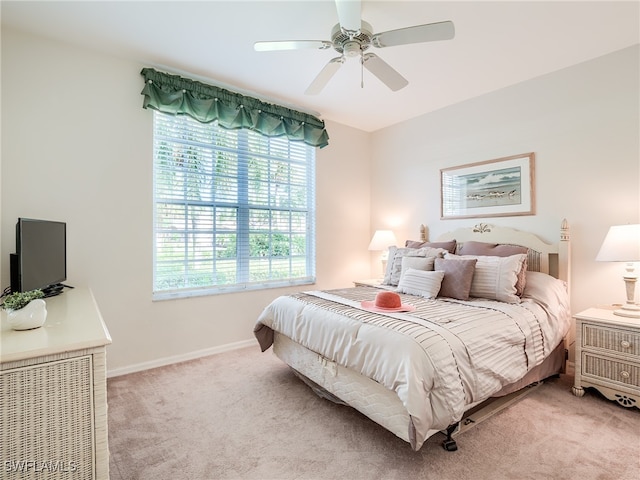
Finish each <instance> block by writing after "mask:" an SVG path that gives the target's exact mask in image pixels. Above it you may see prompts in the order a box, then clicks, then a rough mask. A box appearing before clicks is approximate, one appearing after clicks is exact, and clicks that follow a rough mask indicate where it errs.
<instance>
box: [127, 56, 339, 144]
mask: <svg viewBox="0 0 640 480" xmlns="http://www.w3.org/2000/svg"><path fill="white" fill-rule="evenodd" d="M140 73H141V74H142V76H143V77H144V79H145V86H144V89H143V90H142V95H144V101H143V104H142V106H143V108H152V109H155V110H158V111H160V112H163V113H169V114H172V115H189V116H190V117H193V118H194V119H196V120H197V121H199V122H202V123H209V122H213V121H215V120H217V121H218V123H219V124H220V126H222V127H224V128H230V129H235V128H248V129H251V130H255V131H257V132H259V133H261V134H263V135H266V136H269V137H276V136H281V135H286V136H287V138H289V140H300V141H303V142H304V143H306V144H308V145H312V146H314V147H320V148H322V147H325V146H327V145H328V144H329V135H328V134H327V131H326V130H325V127H324V122H323V121H322V120H320V119H319V118H317V117H314V116H313V115H309V114H307V113H302V112H298V111H296V110H292V109H290V108H287V107H283V106H280V105H274V104H271V103H266V102H263V101H261V100H258V99H256V98H252V97H248V96H245V95H242V94H240V93H236V92H231V91H229V90H225V89H224V88H220V87H216V86H213V85H207V84H205V83H201V82H198V81H196V80H190V79H188V78H183V77H180V76H178V75H169V74H167V73H163V72H158V71H156V70H154V69H152V68H143V69H142V71H141V72H140Z"/></svg>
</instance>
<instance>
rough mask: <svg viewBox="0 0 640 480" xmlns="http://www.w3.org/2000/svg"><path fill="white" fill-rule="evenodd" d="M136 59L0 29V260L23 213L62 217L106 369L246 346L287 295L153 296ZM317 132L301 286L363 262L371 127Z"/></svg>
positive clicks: (147, 117)
mask: <svg viewBox="0 0 640 480" xmlns="http://www.w3.org/2000/svg"><path fill="white" fill-rule="evenodd" d="M143 66H144V65H140V64H136V63H131V62H129V61H125V60H121V59H118V58H114V57H110V56H106V55H103V54H99V53H96V52H90V51H86V50H82V49H80V48H77V47H72V46H69V45H65V44H61V43H57V42H53V41H50V40H43V39H41V38H37V37H34V36H30V35H24V34H22V33H17V32H11V31H8V30H3V31H2V119H3V123H2V185H1V189H2V190H1V191H2V197H1V199H2V201H1V206H2V209H1V215H2V224H1V225H2V234H1V241H2V249H1V253H0V255H1V257H2V258H3V259H5V258H6V257H7V256H8V255H9V253H11V252H13V251H14V249H15V223H16V220H17V218H18V217H20V216H23V217H32V218H44V219H51V220H60V221H65V222H67V230H68V232H67V234H68V244H67V250H68V282H67V283H69V284H70V285H76V286H79V285H88V286H90V287H91V288H92V290H93V292H94V295H95V297H96V300H97V302H98V304H99V307H100V309H101V311H102V314H103V317H104V320H105V322H106V323H107V326H108V328H109V330H110V332H111V335H112V337H113V344H112V345H111V346H110V347H109V349H108V357H109V370H110V371H111V372H114V371H116V372H122V371H126V370H127V369H131V368H134V369H135V368H139V367H140V366H149V365H151V364H154V362H158V361H160V362H161V361H163V360H162V359H175V358H181V356H185V355H186V356H188V355H190V354H191V353H192V352H198V351H212V350H213V351H215V350H216V348H221V349H224V348H226V347H227V346H229V345H236V344H238V342H247V341H251V340H252V338H253V335H252V328H253V325H254V323H255V321H256V318H257V317H258V315H259V313H260V312H261V310H262V308H263V307H264V306H265V305H266V304H267V303H268V302H269V301H270V300H271V299H273V298H275V296H277V295H278V294H282V293H285V292H287V291H289V290H286V289H277V290H264V291H257V292H248V293H236V294H228V295H218V296H208V297H200V298H191V299H183V300H172V301H161V302H152V301H151V289H152V271H151V267H152V248H151V247H152V231H151V229H152V203H151V200H152V191H151V189H152V183H151V178H152V177H151V173H152V172H151V168H152V158H151V155H152V115H151V112H150V111H146V110H144V109H143V108H142V96H141V95H140V91H141V90H142V87H143V80H142V77H141V76H140V70H141V68H142V67H143ZM328 129H329V134H330V137H331V139H330V142H331V143H330V145H329V146H328V147H326V148H324V149H321V150H318V153H317V179H318V181H317V184H318V187H317V192H316V195H317V278H318V282H317V285H315V286H314V287H312V288H332V287H339V286H345V285H350V282H351V281H352V280H353V279H355V278H363V277H364V278H367V277H368V276H369V268H370V256H369V252H368V251H367V245H368V242H369V240H370V236H369V235H370V234H369V205H370V191H369V190H370V188H369V185H370V179H369V157H370V139H369V134H366V133H363V132H361V131H359V130H355V129H352V128H348V127H345V126H342V125H339V124H329V125H328ZM3 266H4V268H3V269H2V276H1V278H2V285H3V286H6V285H8V284H9V271H8V270H9V269H8V262H3ZM147 362H151V363H147ZM141 364H142V365H141Z"/></svg>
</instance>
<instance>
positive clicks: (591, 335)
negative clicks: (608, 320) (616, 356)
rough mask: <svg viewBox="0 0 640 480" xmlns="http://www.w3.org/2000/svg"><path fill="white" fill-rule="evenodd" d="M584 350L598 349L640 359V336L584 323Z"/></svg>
mask: <svg viewBox="0 0 640 480" xmlns="http://www.w3.org/2000/svg"><path fill="white" fill-rule="evenodd" d="M582 348H598V349H601V350H604V351H610V352H615V353H622V354H625V355H631V356H633V357H636V358H637V359H640V334H638V333H636V332H631V331H629V330H622V329H619V328H608V327H604V326H601V325H592V324H589V323H584V324H583V325H582Z"/></svg>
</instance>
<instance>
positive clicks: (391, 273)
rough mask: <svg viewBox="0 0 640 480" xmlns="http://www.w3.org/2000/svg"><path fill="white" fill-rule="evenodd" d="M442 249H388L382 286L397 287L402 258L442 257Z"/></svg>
mask: <svg viewBox="0 0 640 480" xmlns="http://www.w3.org/2000/svg"><path fill="white" fill-rule="evenodd" d="M445 252H447V250H445V249H444V248H432V247H424V248H398V247H389V259H388V260H387V269H386V271H385V274H384V279H383V281H382V283H383V284H384V285H398V282H399V281H400V277H401V275H402V259H403V257H434V258H435V257H442V256H444V254H445ZM431 269H433V267H431Z"/></svg>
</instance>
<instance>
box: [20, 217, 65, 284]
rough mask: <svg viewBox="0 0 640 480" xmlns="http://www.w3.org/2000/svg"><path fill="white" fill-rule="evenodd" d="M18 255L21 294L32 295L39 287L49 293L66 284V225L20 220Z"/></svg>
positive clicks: (26, 219) (27, 219)
mask: <svg viewBox="0 0 640 480" xmlns="http://www.w3.org/2000/svg"><path fill="white" fill-rule="evenodd" d="M16 256H17V257H18V283H19V285H18V289H19V291H21V292H28V291H29V290H34V289H36V288H40V289H43V290H46V289H47V288H48V287H55V286H56V285H57V284H59V283H60V282H63V281H65V280H66V279H67V225H66V223H64V222H53V221H48V220H34V219H30V218H19V219H18V223H17V225H16ZM54 290H55V288H54ZM46 293H47V292H46V291H45V294H46Z"/></svg>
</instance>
